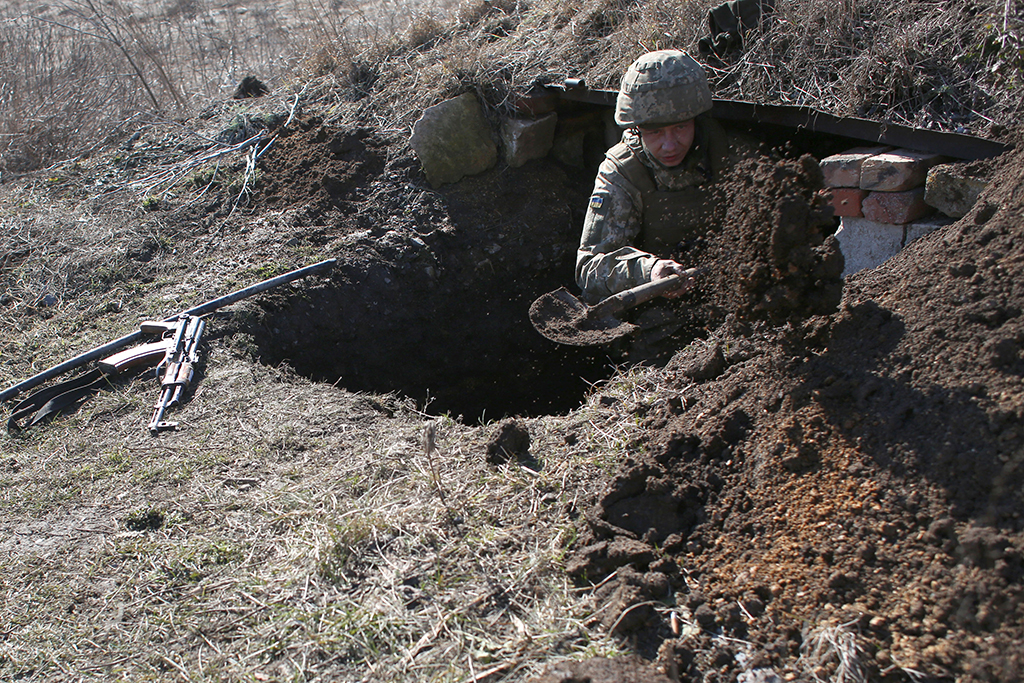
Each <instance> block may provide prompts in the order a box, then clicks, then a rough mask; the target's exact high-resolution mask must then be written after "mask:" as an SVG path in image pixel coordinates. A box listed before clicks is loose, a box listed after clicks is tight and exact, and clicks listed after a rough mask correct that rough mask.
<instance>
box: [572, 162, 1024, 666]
mask: <svg viewBox="0 0 1024 683" xmlns="http://www.w3.org/2000/svg"><path fill="white" fill-rule="evenodd" d="M1022 166H1024V162H1022V156H1021V155H1020V154H1016V155H1014V156H1013V157H1011V158H1009V159H1004V160H1002V162H1001V167H1000V168H999V169H998V170H997V171H995V172H994V175H993V177H1000V178H1004V179H1005V180H1004V182H1003V183H1002V184H1001V185H1000V186H998V187H994V188H992V189H991V190H990V192H989V193H988V194H987V195H986V197H985V198H984V199H983V201H982V202H980V203H979V205H978V206H977V207H976V208H975V210H974V211H973V212H972V213H971V214H970V215H969V216H967V217H966V218H964V219H963V220H961V221H959V222H958V223H956V224H954V225H953V226H950V227H948V228H946V229H943V230H941V231H939V232H936V233H933V234H932V235H930V236H928V237H927V238H924V239H922V240H920V241H919V242H917V243H915V244H914V245H912V246H910V247H909V248H908V249H906V250H905V251H904V252H903V253H901V254H900V255H899V256H898V257H896V258H894V259H892V260H891V261H889V262H888V263H887V264H886V265H885V266H883V267H882V268H879V269H876V270H874V271H870V272H866V273H863V274H860V275H858V276H855V277H853V278H851V280H850V281H849V282H848V283H847V290H846V293H845V296H844V300H843V303H842V305H841V307H840V310H839V311H837V312H836V313H834V314H833V315H830V316H819V317H814V318H810V319H808V320H807V321H805V322H804V323H801V324H789V325H786V326H783V327H776V328H771V327H768V326H766V325H763V324H753V325H750V324H740V323H737V322H735V321H731V322H729V323H727V324H725V325H723V326H722V327H721V328H720V329H719V330H718V331H717V332H716V333H715V335H713V337H712V338H711V339H710V340H708V341H707V342H706V343H703V344H694V345H691V346H690V347H688V348H687V349H684V350H683V351H681V352H680V353H679V354H678V355H677V356H676V357H675V358H674V359H673V361H672V362H671V363H670V364H669V365H668V367H667V368H666V370H665V377H664V380H663V381H664V392H665V395H664V399H665V400H664V401H663V402H661V404H660V406H661V407H658V408H655V409H653V410H650V411H649V412H646V413H645V412H643V411H640V414H639V417H641V418H642V419H644V420H645V421H646V425H647V426H648V427H649V432H648V436H647V438H646V440H645V445H646V449H644V450H641V451H638V452H637V454H635V455H634V457H633V458H632V459H631V460H630V462H628V463H626V464H625V465H624V466H623V467H622V469H621V470H620V472H619V473H618V475H617V476H616V477H615V479H614V480H613V481H612V482H611V483H610V485H609V486H608V488H607V489H606V491H605V493H604V494H603V496H602V497H601V498H600V499H599V500H598V501H597V504H596V505H595V506H594V508H593V509H592V510H591V511H590V512H589V513H588V515H587V517H586V522H587V523H586V529H585V533H584V536H583V537H582V539H581V543H580V545H579V548H578V550H577V551H576V553H575V555H574V557H573V560H572V561H571V562H570V565H569V570H570V572H571V573H573V574H574V575H576V576H578V577H581V578H583V577H585V578H586V580H588V581H595V582H596V581H601V580H603V579H606V578H607V577H609V576H611V574H612V572H614V576H613V577H612V578H611V579H609V580H607V581H606V582H605V583H604V584H602V587H601V589H600V591H601V593H602V595H603V596H604V597H605V599H606V600H607V609H606V610H605V614H607V615H608V616H607V621H608V625H609V627H614V628H616V629H618V630H619V631H620V632H622V633H623V634H629V635H630V637H631V638H635V639H636V641H637V642H638V643H639V644H640V647H641V649H642V650H645V651H647V652H648V653H649V654H650V655H651V656H654V653H655V651H657V652H659V656H660V659H661V661H662V663H663V665H664V666H665V667H666V668H670V669H674V670H678V671H680V672H682V673H684V674H686V675H690V676H695V677H698V678H699V677H701V676H703V680H723V681H724V680H733V679H734V678H735V677H736V676H737V675H738V674H740V673H741V672H744V671H747V672H752V671H754V670H757V669H760V668H765V667H767V668H771V669H774V670H776V671H778V672H780V673H786V674H792V676H793V677H796V676H808V675H810V676H813V677H815V678H816V679H818V678H827V677H829V676H832V677H837V676H839V677H841V676H847V677H853V678H852V680H863V678H858V677H863V676H867V677H868V678H869V679H871V680H904V679H905V678H906V677H907V676H913V677H918V678H919V677H922V676H923V677H925V678H933V679H945V678H954V677H955V678H956V679H957V680H964V681H974V680H993V681H994V680H1016V679H1018V678H1019V677H1020V676H1021V674H1022V670H1024V657H1022V655H1021V654H1020V650H1019V647H1018V645H1019V643H1020V642H1021V641H1022V640H1024V619H1022V617H1021V614H1022V611H1021V602H1022V598H1024V579H1022V577H1024V564H1022V557H1024V531H1022V529H1024V524H1022V519H1021V511H1022V510H1024V490H1022V481H1024V476H1022V475H1024V472H1022V467H1021V466H1022V464H1024V448H1022V446H1024V434H1022V430H1021V428H1020V425H1021V424H1022V420H1024V397H1022V393H1021V388H1020V387H1021V376H1022V375H1024V360H1022V353H1021V349H1022V348H1024V321H1022V319H1021V315H1020V314H1021V311H1022V309H1024V285H1022V284H1021V283H1022V282H1024V272H1022V271H1024V247H1022V246H1021V244H1022V240H1021V228H1020V223H1019V219H1018V218H1017V217H1018V216H1019V215H1020V212H1021V210H1022V209H1024V206H1022V202H1021V200H1020V198H1019V188H1020V186H1021V184H1022V176H1024V167H1022ZM670 595H674V596H675V601H676V605H677V607H676V608H675V610H674V611H675V614H676V616H674V617H673V618H672V620H670V619H668V618H666V617H665V612H664V611H662V612H655V611H654V610H653V609H651V605H652V604H653V603H656V602H658V601H663V600H666V599H667V598H669V596H670ZM636 617H642V618H636ZM677 618H678V622H675V621H674V620H675V619H677ZM673 626H675V627H676V628H675V630H673ZM1015 643H1016V644H1018V645H1015ZM744 675H748V676H749V675H753V674H752V673H747V674H744ZM844 680H845V679H844Z"/></svg>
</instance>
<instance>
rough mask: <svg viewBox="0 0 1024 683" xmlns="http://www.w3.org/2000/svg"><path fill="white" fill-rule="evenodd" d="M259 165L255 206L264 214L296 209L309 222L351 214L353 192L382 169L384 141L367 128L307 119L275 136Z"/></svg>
mask: <svg viewBox="0 0 1024 683" xmlns="http://www.w3.org/2000/svg"><path fill="white" fill-rule="evenodd" d="M276 134H277V138H276V139H275V140H274V143H273V146H272V147H271V148H270V149H269V150H268V151H267V153H266V154H265V155H264V158H262V159H261V162H260V170H261V172H262V175H261V183H260V192H259V194H258V196H257V197H258V202H259V203H260V204H261V205H262V206H263V207H265V208H267V209H280V208H285V207H291V206H296V205H300V206H303V207H305V215H306V217H307V218H318V217H320V216H321V215H322V214H323V213H325V212H327V211H330V210H337V211H340V212H342V213H346V212H347V213H352V212H353V211H354V206H355V205H356V204H357V203H358V202H359V201H360V200H361V199H363V198H364V197H362V196H361V195H360V193H359V192H358V191H357V190H358V189H359V188H366V187H367V186H368V185H369V180H370V179H372V178H374V177H375V176H377V175H379V174H380V173H381V172H382V171H383V170H384V163H385V160H386V153H387V151H386V148H385V146H384V142H383V141H382V140H380V139H379V138H378V137H377V136H374V135H373V134H371V133H370V132H369V131H367V130H365V129H346V128H336V127H332V126H325V125H323V122H322V121H321V120H320V119H319V118H315V117H313V118H309V119H304V120H302V121H300V122H299V123H298V124H297V125H292V126H290V127H285V126H282V127H280V128H279V129H277V131H276Z"/></svg>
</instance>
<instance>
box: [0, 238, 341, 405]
mask: <svg viewBox="0 0 1024 683" xmlns="http://www.w3.org/2000/svg"><path fill="white" fill-rule="evenodd" d="M335 263H337V259H333V258H332V259H327V260H326V261H321V262H320V263H314V264H313V265H311V266H306V267H304V268H299V269H298V270H293V271H291V272H289V273H285V274H284V275H278V276H277V277H273V278H270V279H269V280H265V281H263V282H259V283H257V284H255V285H250V286H249V287H245V288H244V289H239V290H238V291H236V292H232V293H231V294H226V295H224V296H222V297H220V298H218V299H214V300H213V301H207V302H206V303H205V304H201V305H199V306H196V307H195V308H190V309H188V310H187V311H183V312H182V313H178V314H175V315H172V316H171V317H169V318H166V319H165V320H164V322H172V321H174V320H177V318H178V316H180V315H196V316H199V315H206V314H207V313H210V312H212V311H216V310H217V309H218V308H223V307H224V306H227V305H229V304H233V303H235V302H236V301H241V300H242V299H244V298H246V297H249V296H252V295H253V294H257V293H259V292H263V291H265V290H268V289H271V288H272V287H277V286H279V285H283V284H286V283H288V282H292V281H293V280H298V279H300V278H304V277H306V276H308V275H312V274H314V273H318V272H320V271H321V270H326V269H328V268H332V267H333V266H334V264H335ZM141 338H142V331H141V330H136V331H135V332H132V333H131V334H126V335H125V336H123V337H121V338H119V339H115V340H114V341H112V342H107V343H106V344H104V345H103V346H98V347H96V348H95V349H92V350H91V351H86V352H85V353H83V354H80V355H78V356H75V357H74V358H72V359H70V360H66V361H64V362H63V363H61V364H60V365H55V366H53V367H52V368H50V369H48V370H43V371H42V372H40V373H39V374H37V375H33V376H32V377H29V378H28V379H26V380H24V381H22V382H19V383H17V384H15V385H14V386H13V387H11V388H9V389H5V390H4V391H0V403H2V402H4V401H9V400H10V399H12V398H14V397H15V396H17V395H18V394H20V393H21V392H23V391H25V390H26V389H31V388H32V387H36V386H39V385H40V384H42V383H43V382H45V381H46V380H48V379H52V378H53V377H57V376H58V375H63V374H64V373H65V372H69V371H71V370H74V369H75V368H77V367H78V366H80V365H85V364H86V363H88V362H89V361H91V360H96V359H97V358H103V357H104V356H107V355H109V354H111V353H113V352H114V351H117V350H118V349H123V348H124V347H126V346H129V345H131V344H134V343H135V342H137V341H138V340H139V339H141Z"/></svg>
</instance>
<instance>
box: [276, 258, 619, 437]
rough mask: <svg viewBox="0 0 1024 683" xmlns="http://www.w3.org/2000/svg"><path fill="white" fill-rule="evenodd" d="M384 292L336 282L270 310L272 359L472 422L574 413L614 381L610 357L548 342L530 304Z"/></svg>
mask: <svg viewBox="0 0 1024 683" xmlns="http://www.w3.org/2000/svg"><path fill="white" fill-rule="evenodd" d="M388 279H390V278H388ZM394 282H395V281H392V283H394ZM380 284H383V285H384V286H383V287H375V286H368V285H367V283H365V282H364V283H363V284H361V285H359V284H341V285H338V284H334V283H332V285H330V286H326V287H322V288H317V290H316V292H315V294H314V293H312V292H310V293H309V295H304V294H303V293H302V292H301V290H300V293H298V294H293V295H291V296H289V297H287V298H278V299H273V300H271V301H269V302H265V303H264V311H265V319H264V321H263V324H264V326H265V327H266V334H263V335H257V338H262V339H264V342H263V343H262V344H260V353H261V357H262V360H263V361H264V362H267V363H270V364H279V363H286V364H288V365H289V366H291V367H292V368H293V369H294V370H295V371H296V372H298V373H299V374H301V375H304V376H306V377H309V378H311V379H313V380H316V381H323V382H329V383H334V384H337V385H338V386H341V387H344V388H345V389H348V390H349V391H367V392H373V393H390V392H398V393H399V394H402V395H404V396H407V397H410V398H412V399H414V400H415V401H416V402H417V404H418V405H419V406H420V407H421V408H422V409H424V410H425V411H427V412H429V413H431V414H438V415H440V414H450V415H453V416H458V415H461V416H463V418H464V419H465V420H467V421H470V422H473V421H477V420H491V419H497V418H501V417H504V416H513V415H518V416H536V415H551V414H564V413H567V412H569V411H571V410H573V409H574V408H577V407H578V406H579V405H580V403H581V402H582V401H583V399H584V398H585V395H586V393H587V391H588V390H589V388H590V387H591V385H592V384H593V383H595V382H597V381H599V380H601V379H604V378H607V377H608V376H609V375H610V374H611V360H610V359H609V357H608V355H607V353H606V352H605V351H604V350H602V349H601V348H580V347H573V346H564V345H558V344H555V343H553V342H550V341H548V340H547V339H545V338H543V337H542V336H541V335H540V334H538V333H537V332H536V331H535V330H534V329H533V327H532V326H531V324H530V320H529V318H528V315H527V311H528V309H529V306H530V303H531V299H530V297H529V296H522V295H519V296H514V295H513V296H508V297H506V296H504V295H503V293H501V292H493V293H487V292H466V291H464V292H461V293H458V294H457V295H456V296H447V297H446V296H437V295H435V296H432V297H424V298H421V299H416V298H415V297H412V296H410V295H409V294H408V293H404V294H403V293H402V292H401V288H400V287H398V288H391V287H389V285H388V283H380Z"/></svg>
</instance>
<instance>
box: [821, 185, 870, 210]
mask: <svg viewBox="0 0 1024 683" xmlns="http://www.w3.org/2000/svg"><path fill="white" fill-rule="evenodd" d="M824 192H825V197H826V199H828V203H829V204H831V205H832V208H833V209H835V212H836V215H837V216H844V217H850V218H860V217H861V216H863V215H864V213H863V212H862V211H861V202H863V201H864V197H866V196H867V194H868V192H867V190H862V189H860V188H859V187H830V188H828V189H826V190H824Z"/></svg>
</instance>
